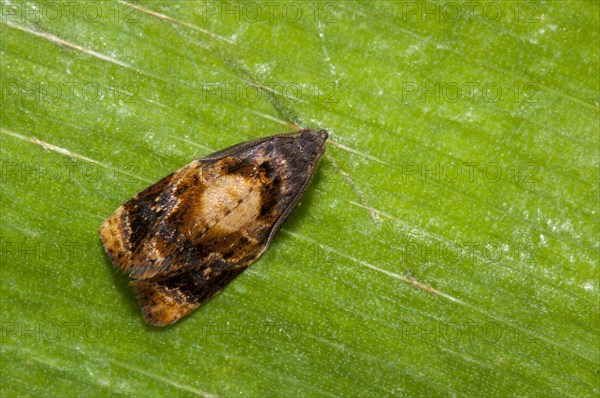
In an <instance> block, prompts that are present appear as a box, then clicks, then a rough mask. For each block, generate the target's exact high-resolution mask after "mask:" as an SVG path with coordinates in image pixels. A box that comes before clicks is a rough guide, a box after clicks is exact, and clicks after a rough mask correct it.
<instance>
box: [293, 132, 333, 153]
mask: <svg viewBox="0 0 600 398" xmlns="http://www.w3.org/2000/svg"><path fill="white" fill-rule="evenodd" d="M328 136H329V133H328V132H327V130H319V131H314V130H310V129H307V130H303V131H302V134H301V135H300V137H298V143H299V144H300V145H301V146H302V149H303V151H304V152H305V153H306V155H307V156H308V157H309V158H311V159H310V160H318V159H319V158H320V157H321V156H322V155H323V153H325V141H327V137H328Z"/></svg>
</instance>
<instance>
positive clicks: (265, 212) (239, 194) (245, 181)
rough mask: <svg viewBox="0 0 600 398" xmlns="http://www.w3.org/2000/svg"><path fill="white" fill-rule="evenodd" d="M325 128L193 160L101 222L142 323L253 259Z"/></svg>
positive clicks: (196, 299)
mask: <svg viewBox="0 0 600 398" xmlns="http://www.w3.org/2000/svg"><path fill="white" fill-rule="evenodd" d="M327 137H328V132H327V131H325V130H321V131H313V130H311V129H305V130H299V131H296V132H292V133H285V134H279V135H274V136H270V137H264V138H260V139H257V140H253V141H247V142H243V143H240V144H237V145H234V146H232V147H230V148H227V149H224V150H222V151H219V152H215V153H213V154H212V155H208V156H206V157H204V158H200V159H196V160H193V161H192V162H191V163H189V164H188V165H186V166H183V167H182V168H180V169H179V170H177V171H175V172H174V173H172V174H170V175H168V176H166V177H164V178H163V179H162V180H160V181H158V182H157V183H156V184H154V185H152V186H151V187H149V188H147V189H145V190H144V191H142V192H140V193H138V194H137V195H135V196H134V197H133V198H132V199H130V200H129V201H128V202H126V203H125V204H124V205H122V206H121V207H119V208H118V209H117V210H115V212H114V213H113V214H112V215H111V216H110V217H108V218H107V219H106V220H105V221H104V222H103V223H102V225H101V226H100V238H101V240H102V243H103V245H104V248H105V250H106V252H107V253H108V255H109V257H110V258H111V260H112V263H113V264H114V266H115V267H117V268H120V269H121V270H123V271H125V272H126V273H128V274H129V275H130V276H131V277H133V281H131V284H132V285H133V288H134V290H135V292H136V295H137V297H138V299H139V302H140V304H141V307H142V314H143V316H144V319H145V320H146V322H147V323H149V324H151V325H155V326H165V325H169V324H172V323H173V322H176V321H177V320H178V319H180V318H181V317H183V316H185V315H188V314H189V313H190V312H192V311H193V310H194V309H196V308H198V306H200V304H202V303H203V302H204V301H205V300H207V299H209V298H210V297H212V296H214V295H215V294H217V293H219V292H220V291H221V290H222V289H223V288H224V287H225V285H227V284H228V283H229V282H230V281H231V280H233V279H234V278H235V277H236V276H237V275H239V274H240V273H241V272H242V271H244V270H245V269H246V268H248V266H250V265H251V264H252V263H253V262H254V261H256V260H257V259H258V258H259V257H260V256H261V255H262V254H263V253H264V252H265V250H266V249H267V248H268V247H269V244H270V243H271V241H272V240H273V237H274V236H275V234H276V233H277V231H278V230H279V228H280V227H281V225H282V224H283V223H284V222H285V221H286V220H287V219H288V217H289V216H290V214H291V213H292V211H293V210H294V209H295V208H296V207H297V206H298V204H299V203H300V200H301V198H302V195H303V194H304V192H305V191H306V188H307V187H308V184H309V183H310V180H311V179H312V177H313V175H314V173H315V169H316V167H317V164H318V162H319V159H320V158H321V156H322V155H323V153H324V152H325V141H326V140H327Z"/></svg>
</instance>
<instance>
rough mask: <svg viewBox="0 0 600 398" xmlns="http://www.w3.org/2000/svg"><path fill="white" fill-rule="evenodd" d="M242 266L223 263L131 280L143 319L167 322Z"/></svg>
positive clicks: (217, 288)
mask: <svg viewBox="0 0 600 398" xmlns="http://www.w3.org/2000/svg"><path fill="white" fill-rule="evenodd" d="M245 268H246V267H232V266H230V265H228V264H224V263H223V264H220V265H218V266H215V267H214V268H208V269H207V270H205V271H203V272H193V273H183V274H179V275H176V276H172V277H169V278H166V279H165V278H163V279H150V280H135V281H132V282H131V284H132V285H133V287H134V290H135V292H136V295H137V297H138V301H139V302H140V305H141V306H142V314H143V316H144V320H145V321H146V323H148V324H150V325H154V326H167V325H170V324H172V323H174V322H176V321H177V320H179V319H180V318H182V317H184V316H186V315H188V314H189V313H191V312H192V311H193V310H195V309H196V308H198V307H199V306H200V304H202V303H203V302H204V301H206V300H208V299H209V298H211V297H212V296H214V295H216V294H217V293H219V292H220V291H221V290H222V289H223V287H225V285H227V284H228V283H229V282H230V281H231V280H232V279H234V278H235V277H236V276H237V275H239V274H240V273H241V272H242V271H243V270H244V269H245ZM213 269H214V270H213ZM207 271H208V272H207Z"/></svg>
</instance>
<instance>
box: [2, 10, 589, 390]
mask: <svg viewBox="0 0 600 398" xmlns="http://www.w3.org/2000/svg"><path fill="white" fill-rule="evenodd" d="M469 4H470V5H469ZM599 15H600V6H599V5H598V2H596V1H532V2H528V1H525V2H505V1H502V2H472V3H462V2H425V3H422V2H399V1H365V2H358V1H343V2H342V1H340V2H291V3H287V2H274V3H270V5H266V4H264V3H255V2H240V3H234V2H225V3H220V2H206V1H205V2H191V1H184V2H169V1H163V2H160V1H145V2H135V3H130V2H126V1H123V2H115V3H112V2H94V3H90V2H70V3H68V2H65V3H56V2H43V3H42V2H21V1H5V2H3V3H2V21H1V22H2V23H1V25H0V27H1V29H2V31H1V38H2V42H1V46H0V51H1V61H2V65H1V66H2V70H1V76H2V104H1V109H2V114H1V116H2V121H1V125H0V132H1V133H2V134H0V137H1V139H2V141H1V154H2V208H1V211H2V221H1V227H2V236H1V242H2V251H1V254H2V264H1V291H0V293H1V297H2V301H1V303H2V315H1V319H0V321H1V332H2V334H1V355H2V356H1V390H0V392H1V394H2V396H23V395H25V396H39V395H43V396H83V395H90V396H100V395H103V396H104V395H106V394H111V395H115V396H120V395H124V396H125V395H135V396H196V395H199V396H259V395H260V396H264V395H266V396H340V395H347V396H393V395H397V396H509V395H510V396H512V395H516V396H577V397H584V396H598V395H600V383H599V377H600V375H599V372H600V353H599V338H600V336H599V334H600V331H599V322H600V317H599V313H598V312H599V302H598V297H599V295H598V290H599V275H598V250H599V239H598V238H599V226H598V194H599V189H598V177H599V173H598V159H599V150H598V148H599V144H600V142H599V141H600V139H599V129H600V125H599V110H600V96H599V90H600V83H599V80H600V77H599V76H600V73H599V60H598V48H599V38H598V36H599V33H598V32H599V28H600V23H599ZM294 125H301V126H303V127H313V128H325V129H328V130H329V131H330V137H331V142H330V145H328V146H327V153H326V155H325V156H324V158H323V159H322V162H321V164H320V167H319V170H318V172H317V174H316V177H315V179H314V181H313V184H312V185H311V187H310V189H309V191H308V192H307V194H306V196H305V198H304V199H303V201H302V205H301V206H300V208H299V209H298V210H297V211H296V212H295V213H294V215H293V216H292V217H291V218H290V220H289V221H288V222H287V223H286V224H285V225H284V228H283V229H282V230H281V232H280V233H279V235H278V236H277V238H276V239H275V240H274V242H273V245H272V246H271V248H270V249H269V251H268V252H267V253H266V254H265V255H264V256H263V257H262V258H261V259H260V260H259V261H257V262H256V263H255V264H254V265H253V266H252V267H251V268H250V269H249V270H248V271H247V272H245V273H244V274H243V275H241V276H240V277H238V278H237V279H236V280H235V281H234V282H232V283H231V284H230V285H229V286H228V287H227V288H226V289H225V290H224V291H223V292H222V293H221V294H220V295H219V296H218V297H216V298H214V299H213V300H211V301H209V302H208V303H206V304H205V305H203V306H202V307H201V308H200V309H198V310H197V311H195V312H194V313H193V314H192V315H191V316H189V317H188V318H187V319H185V320H183V321H181V322H179V323H177V324H175V325H173V326H170V327H167V328H162V329H158V328H154V327H150V326H147V325H145V324H144V323H143V320H142V317H141V315H140V311H139V307H138V305H137V303H136V299H135V297H134V295H133V294H132V292H131V290H130V289H129V287H128V277H127V276H125V275H124V274H122V273H120V272H116V271H115V270H114V269H113V268H112V265H111V264H110V262H109V260H108V258H107V257H106V256H105V255H104V254H103V251H102V248H101V245H100V241H99V237H98V227H99V225H100V223H101V222H102V220H104V219H105V218H106V217H107V216H108V215H110V213H111V212H112V211H113V210H114V209H116V208H117V207H118V206H119V205H121V204H122V203H123V202H125V201H126V200H127V199H129V198H130V197H131V196H133V195H134V194H135V193H137V192H139V191H140V190H142V189H144V188H145V187H147V186H148V185H150V184H151V183H153V182H155V181H157V180H158V179H160V178H161V177H163V176H165V175H166V174H168V173H170V172H172V171H173V170H175V169H177V168H179V167H181V166H183V165H184V164H186V163H188V162H189V161H191V160H192V159H194V158H197V157H202V156H205V155H207V154H209V153H211V152H213V151H216V150H219V149H223V148H225V147H228V146H230V145H233V144H236V143H238V142H241V141H244V140H247V139H252V138H257V137H262V136H266V135H270V134H275V133H279V132H284V131H291V130H293V129H294Z"/></svg>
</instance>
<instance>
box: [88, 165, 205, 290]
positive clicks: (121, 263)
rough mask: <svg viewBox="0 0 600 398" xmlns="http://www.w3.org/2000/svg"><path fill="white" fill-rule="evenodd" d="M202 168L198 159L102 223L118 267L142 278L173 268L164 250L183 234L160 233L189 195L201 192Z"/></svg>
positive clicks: (106, 244) (101, 233) (144, 192)
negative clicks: (170, 242) (158, 234)
mask: <svg viewBox="0 0 600 398" xmlns="http://www.w3.org/2000/svg"><path fill="white" fill-rule="evenodd" d="M202 168H203V163H202V160H201V159H200V160H194V161H193V162H191V163H189V164H188V165H186V166H184V167H182V168H181V169H179V170H177V171H176V172H174V173H173V174H170V175H168V176H166V177H165V178H163V179H162V180H160V181H158V182H157V183H156V184H154V185H152V186H150V187H149V188H147V189H145V190H143V191H142V192H140V193H139V194H137V195H135V196H134V197H133V198H132V199H131V200H129V201H128V202H126V203H125V204H123V205H122V206H121V207H119V208H118V209H117V210H115V212H114V213H113V214H112V215H111V216H110V217H109V218H107V219H106V220H105V221H104V222H103V223H102V225H101V226H100V237H101V239H102V243H103V244H104V247H105V249H106V251H107V252H108V254H109V256H110V257H111V259H112V262H113V264H114V265H115V266H116V267H117V268H120V269H122V270H123V271H125V272H127V273H129V275H131V276H132V277H134V278H141V279H147V278H152V277H154V276H156V275H157V274H160V273H163V272H171V271H173V270H172V268H173V267H175V266H176V264H173V262H172V261H169V260H167V261H165V255H164V252H166V251H167V250H168V246H169V241H170V240H172V241H176V240H177V239H178V238H179V237H178V236H175V235H173V234H174V233H176V231H168V233H167V235H166V236H165V235H164V234H163V235H161V236H157V235H156V234H157V231H160V230H161V226H163V225H165V221H166V220H167V219H168V218H169V216H170V215H172V213H173V209H175V208H176V207H177V206H178V204H179V203H180V202H181V201H184V200H185V197H186V196H189V195H201V193H202V191H203V189H204V185H203V183H202V176H201V173H202ZM184 190H185V191H186V192H185V193H182V192H181V191H184ZM171 250H172V248H171Z"/></svg>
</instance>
